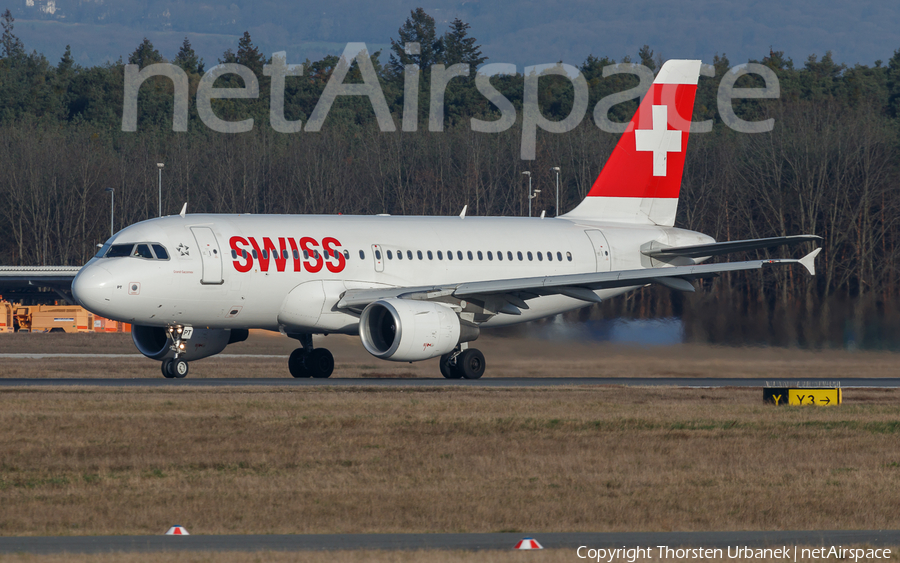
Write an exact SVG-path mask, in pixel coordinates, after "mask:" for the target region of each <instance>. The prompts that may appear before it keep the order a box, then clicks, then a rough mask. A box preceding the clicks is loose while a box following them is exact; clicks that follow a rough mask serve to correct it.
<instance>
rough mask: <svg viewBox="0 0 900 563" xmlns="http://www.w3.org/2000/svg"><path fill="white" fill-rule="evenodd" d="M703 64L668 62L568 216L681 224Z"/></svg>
mask: <svg viewBox="0 0 900 563" xmlns="http://www.w3.org/2000/svg"><path fill="white" fill-rule="evenodd" d="M699 78H700V61H678V60H672V61H667V62H666V64H664V65H663V66H662V68H660V69H659V74H657V75H656V78H655V79H654V80H653V84H651V85H650V90H648V91H647V95H646V96H644V98H643V100H641V105H640V106H639V107H638V110H637V113H635V114H634V117H632V118H631V122H630V123H629V124H628V127H627V128H626V129H625V132H624V133H622V136H621V137H620V138H619V142H618V144H616V148H615V149H613V152H612V154H611V155H610V156H609V158H608V159H607V160H606V164H604V165H603V169H602V170H600V175H599V176H597V180H596V181H595V182H594V185H593V186H591V191H589V192H588V194H587V197H586V198H584V201H582V202H581V204H580V205H579V206H578V207H576V208H575V209H573V210H572V211H570V212H569V213H566V215H565V216H566V217H571V218H577V219H579V220H586V221H609V222H614V223H639V224H644V225H660V226H663V227H671V226H672V225H674V224H675V213H676V211H677V209H678V194H679V192H680V191H681V176H682V173H683V172H684V156H685V153H686V152H687V146H688V136H689V134H690V132H691V116H692V114H693V112H694V95H695V94H696V92H697V80H698V79H699Z"/></svg>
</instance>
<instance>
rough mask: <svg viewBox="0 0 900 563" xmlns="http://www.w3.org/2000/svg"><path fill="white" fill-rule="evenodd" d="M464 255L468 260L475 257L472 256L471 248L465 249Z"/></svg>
mask: <svg viewBox="0 0 900 563" xmlns="http://www.w3.org/2000/svg"><path fill="white" fill-rule="evenodd" d="M466 256H468V257H469V260H474V259H475V258H474V257H473V256H472V251H471V250H467V251H466Z"/></svg>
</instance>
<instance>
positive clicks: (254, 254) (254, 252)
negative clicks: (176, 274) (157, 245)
mask: <svg viewBox="0 0 900 563" xmlns="http://www.w3.org/2000/svg"><path fill="white" fill-rule="evenodd" d="M175 250H178V249H177V248H176V249H175ZM253 258H254V259H255V258H256V249H253Z"/></svg>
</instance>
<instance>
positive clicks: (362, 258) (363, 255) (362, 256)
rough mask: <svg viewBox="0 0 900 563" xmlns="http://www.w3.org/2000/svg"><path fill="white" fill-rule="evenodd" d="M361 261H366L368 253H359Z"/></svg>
mask: <svg viewBox="0 0 900 563" xmlns="http://www.w3.org/2000/svg"><path fill="white" fill-rule="evenodd" d="M359 259H360V260H365V259H366V253H365V252H363V251H362V250H360V251H359Z"/></svg>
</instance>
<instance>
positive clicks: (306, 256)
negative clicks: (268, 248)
mask: <svg viewBox="0 0 900 563" xmlns="http://www.w3.org/2000/svg"><path fill="white" fill-rule="evenodd" d="M253 252H254V256H253V257H254V258H256V255H255V253H256V251H255V250H254V251H253ZM303 259H304V260H309V250H304V251H303Z"/></svg>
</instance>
